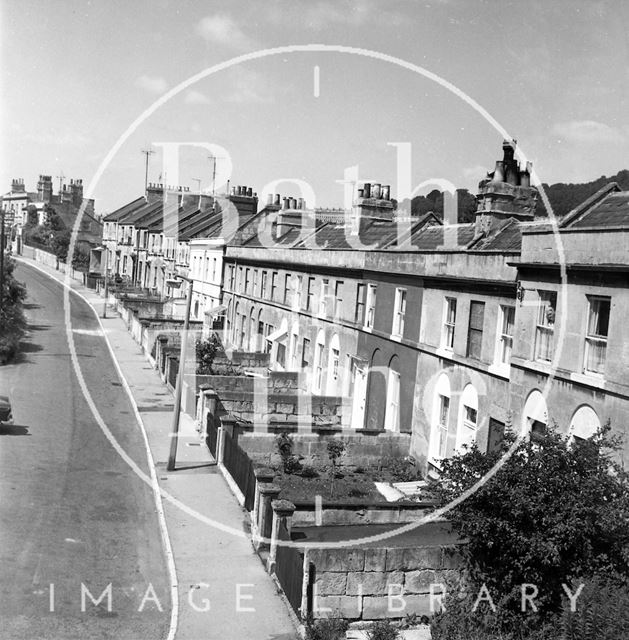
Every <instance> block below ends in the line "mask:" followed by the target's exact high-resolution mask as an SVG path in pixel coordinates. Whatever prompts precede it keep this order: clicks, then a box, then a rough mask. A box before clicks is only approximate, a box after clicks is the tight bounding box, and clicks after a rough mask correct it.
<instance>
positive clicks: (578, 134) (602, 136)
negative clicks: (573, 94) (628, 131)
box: [551, 120, 625, 144]
mask: <svg viewBox="0 0 629 640" xmlns="http://www.w3.org/2000/svg"><path fill="white" fill-rule="evenodd" d="M551 132H552V133H553V134H554V135H556V136H559V137H560V138H563V139H564V140H566V141H567V142H572V143H576V144H583V143H586V144H594V143H618V142H623V141H624V139H625V135H624V133H623V132H622V131H620V130H617V129H614V128H612V127H610V126H609V125H607V124H604V123H603V122H597V121H596V120H570V121H569V122H558V123H556V124H555V125H553V127H552V129H551Z"/></svg>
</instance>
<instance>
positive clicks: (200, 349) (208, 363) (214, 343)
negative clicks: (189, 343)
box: [195, 335, 221, 375]
mask: <svg viewBox="0 0 629 640" xmlns="http://www.w3.org/2000/svg"><path fill="white" fill-rule="evenodd" d="M220 349H221V343H220V341H219V339H218V337H217V336H216V335H211V336H210V337H209V338H208V339H207V340H197V342H196V345H195V351H196V359H197V374H199V375H212V374H213V373H214V371H213V369H212V365H213V363H214V359H215V358H216V354H217V353H218V352H219V350H220Z"/></svg>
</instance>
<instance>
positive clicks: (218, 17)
mask: <svg viewBox="0 0 629 640" xmlns="http://www.w3.org/2000/svg"><path fill="white" fill-rule="evenodd" d="M196 32H197V33H198V34H199V35H200V36H201V37H202V38H204V39H205V40H207V41H208V42H213V43H215V44H220V45H224V46H226V47H229V48H231V49H254V48H255V41H254V40H253V39H252V38H250V37H249V36H248V35H247V34H246V33H244V31H243V30H242V29H241V28H240V27H239V26H238V24H237V23H236V22H235V21H234V19H233V18H232V17H231V16H228V15H226V14H222V13H217V14H214V15H211V16H205V18H203V19H202V20H201V21H200V22H199V23H198V24H197V26H196Z"/></svg>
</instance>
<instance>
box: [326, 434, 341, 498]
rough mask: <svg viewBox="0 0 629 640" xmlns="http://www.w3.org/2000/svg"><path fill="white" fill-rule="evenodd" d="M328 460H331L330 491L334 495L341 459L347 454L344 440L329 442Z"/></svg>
mask: <svg viewBox="0 0 629 640" xmlns="http://www.w3.org/2000/svg"><path fill="white" fill-rule="evenodd" d="M327 449H328V458H329V459H330V491H331V493H334V478H335V477H336V466H337V464H338V460H339V458H340V457H341V456H342V455H343V454H344V453H345V443H344V442H343V441H342V440H330V441H329V442H328V447H327Z"/></svg>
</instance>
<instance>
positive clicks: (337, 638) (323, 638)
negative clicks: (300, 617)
mask: <svg viewBox="0 0 629 640" xmlns="http://www.w3.org/2000/svg"><path fill="white" fill-rule="evenodd" d="M348 626H349V625H348V623H347V621H346V620H343V619H341V618H325V619H323V620H317V621H316V622H315V621H314V619H313V618H312V616H309V617H308V618H307V619H306V624H305V627H306V635H305V640H345V633H346V632H347V627H348Z"/></svg>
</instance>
